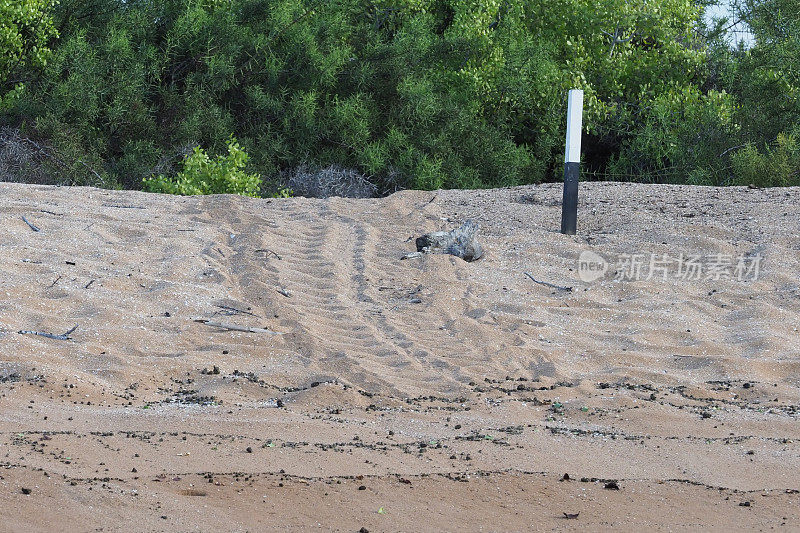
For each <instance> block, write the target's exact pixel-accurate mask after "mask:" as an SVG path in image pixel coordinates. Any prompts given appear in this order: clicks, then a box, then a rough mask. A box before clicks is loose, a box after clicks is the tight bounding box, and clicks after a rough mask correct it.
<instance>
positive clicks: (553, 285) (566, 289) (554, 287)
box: [524, 272, 572, 292]
mask: <svg viewBox="0 0 800 533" xmlns="http://www.w3.org/2000/svg"><path fill="white" fill-rule="evenodd" d="M524 274H525V275H526V276H528V277H529V278H531V280H532V281H533V282H534V283H538V284H539V285H544V286H545V287H550V288H551V289H558V290H559V291H566V292H571V291H572V287H562V286H561V285H555V284H553V283H548V282H546V281H539V280H538V279H536V278H534V277H533V276H531V275H530V273H528V272H525V273H524Z"/></svg>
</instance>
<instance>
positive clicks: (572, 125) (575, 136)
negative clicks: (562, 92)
mask: <svg viewBox="0 0 800 533" xmlns="http://www.w3.org/2000/svg"><path fill="white" fill-rule="evenodd" d="M582 122H583V90H582V89H572V90H571V91H570V92H569V103H568V105H567V148H566V152H565V156H564V162H565V163H580V162H581V127H582Z"/></svg>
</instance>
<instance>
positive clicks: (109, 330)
mask: <svg viewBox="0 0 800 533" xmlns="http://www.w3.org/2000/svg"><path fill="white" fill-rule="evenodd" d="M561 190H562V188H561V185H559V184H544V185H538V186H526V187H518V188H512V189H496V190H484V191H437V192H420V191H404V192H399V193H396V194H394V195H392V196H389V197H387V198H381V199H368V200H351V199H341V198H331V199H327V200H314V199H304V198H291V199H273V200H269V199H250V198H242V197H235V196H207V197H176V196H167V195H156V194H146V193H139V192H131V191H107V190H99V189H92V188H70V187H51V186H33V185H20V184H8V183H2V184H0V224H1V225H2V228H3V229H2V239H1V240H0V272H2V277H0V518H2V520H0V530H1V531H132V530H136V531H271V530H298V529H321V530H333V531H352V532H356V531H359V530H362V531H363V530H366V531H369V532H374V531H434V530H446V531H533V530H573V529H579V530H609V531H610V530H614V531H643V530H654V531H696V530H698V529H703V530H718V531H730V530H732V529H746V530H761V531H769V530H773V529H774V530H800V424H799V423H798V418H799V417H800V332H798V328H800V238H798V235H800V189H797V188H787V189H749V188H742V187H732V188H710V187H688V186H667V185H643V184H622V183H587V184H581V191H580V194H581V197H580V206H579V221H578V224H579V225H578V235H576V236H565V235H562V234H560V233H559V227H560V201H561ZM23 217H24V220H23ZM468 219H472V220H475V221H476V222H478V224H479V225H480V232H479V235H478V238H479V240H480V242H481V244H482V246H483V249H484V250H485V252H486V254H485V256H484V257H483V258H482V259H480V260H479V261H475V262H470V263H468V262H465V261H463V260H461V259H459V258H455V257H452V256H447V255H426V256H423V257H419V258H411V259H406V260H401V259H400V258H401V257H402V256H403V255H405V254H407V253H409V252H412V251H414V250H415V247H414V238H415V237H418V236H420V235H421V234H423V233H426V232H430V231H438V230H450V229H452V228H454V227H457V226H458V225H460V224H461V223H462V222H464V221H465V220H468ZM587 252H592V253H593V254H597V256H600V257H602V258H603V259H604V260H605V261H606V262H607V266H608V268H607V271H606V272H605V273H604V274H603V275H602V276H599V277H598V278H597V279H592V280H587V279H586V276H584V275H582V273H581V271H580V266H579V258H580V257H582V256H581V254H586V253H587ZM583 257H585V255H584V256H583ZM688 257H698V258H699V259H698V264H699V265H700V267H701V268H702V272H698V276H686V275H682V274H681V270H680V268H681V264H682V260H683V259H684V258H688ZM632 258H639V259H640V260H641V265H640V267H641V268H640V269H639V271H637V272H635V274H636V275H635V276H634V275H633V274H634V272H633V271H632V270H631V269H630V268H629V267H631V266H632V264H633V263H632V261H631V260H632ZM723 258H724V259H725V261H726V265H723V266H727V268H726V270H724V271H721V270H720V269H721V267H720V264H721V263H720V261H721V260H722V259H723ZM654 260H658V261H657V262H654ZM673 260H674V264H673ZM740 260H744V261H745V262H746V264H747V266H748V270H747V271H741V270H737V265H738V263H737V261H740ZM756 261H757V263H756ZM634 262H635V261H634ZM637 264H638V263H637ZM715 265H716V266H715ZM754 265H755V266H757V269H756V268H753V267H754ZM715 268H716V270H714V269H715ZM526 273H527V274H529V275H530V276H532V277H533V278H534V279H536V280H537V281H542V282H545V283H549V284H551V285H553V286H550V285H546V284H543V283H536V282H534V281H533V280H532V279H531V277H529V276H528V275H526ZM555 286H557V287H563V288H567V287H569V288H570V289H571V290H562V289H559V288H557V287H555ZM74 326H77V327H75V329H74V330H73V331H71V332H69V333H68V334H66V335H65V332H68V331H69V330H70V329H71V328H73V327H74ZM42 333H44V334H45V335H42Z"/></svg>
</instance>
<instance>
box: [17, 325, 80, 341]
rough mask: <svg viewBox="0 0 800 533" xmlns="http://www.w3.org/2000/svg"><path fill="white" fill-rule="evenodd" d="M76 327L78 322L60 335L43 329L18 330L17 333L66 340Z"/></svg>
mask: <svg viewBox="0 0 800 533" xmlns="http://www.w3.org/2000/svg"><path fill="white" fill-rule="evenodd" d="M76 329H78V324H75V325H74V326H72V328H70V329H69V330H67V331H65V332H64V333H62V334H61V335H55V334H53V333H46V332H43V331H31V330H27V329H23V330H20V331H18V332H17V333H19V334H20V335H39V336H40V337H47V338H48V339H55V340H57V341H68V340H70V336H69V334H70V333H72V332H73V331H75V330H76Z"/></svg>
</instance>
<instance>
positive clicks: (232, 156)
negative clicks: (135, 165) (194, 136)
mask: <svg viewBox="0 0 800 533" xmlns="http://www.w3.org/2000/svg"><path fill="white" fill-rule="evenodd" d="M248 159H249V156H248V155H247V152H245V151H244V150H242V148H241V147H240V146H239V143H238V142H237V141H236V139H235V138H233V137H231V138H230V139H229V140H228V154H227V155H218V156H216V157H214V158H213V159H212V158H210V157H209V156H208V154H206V152H205V150H203V149H202V148H200V147H199V146H198V147H196V148H195V149H194V151H193V152H192V153H191V154H189V155H188V156H186V158H185V159H184V161H183V170H181V171H180V172H179V173H178V175H177V176H176V177H175V178H167V177H164V176H158V177H155V178H145V180H144V189H145V190H146V191H150V192H164V193H169V194H183V195H194V194H241V195H242V196H258V192H259V189H260V188H261V176H260V175H258V174H247V173H246V172H244V167H245V166H246V165H247V161H248Z"/></svg>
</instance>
